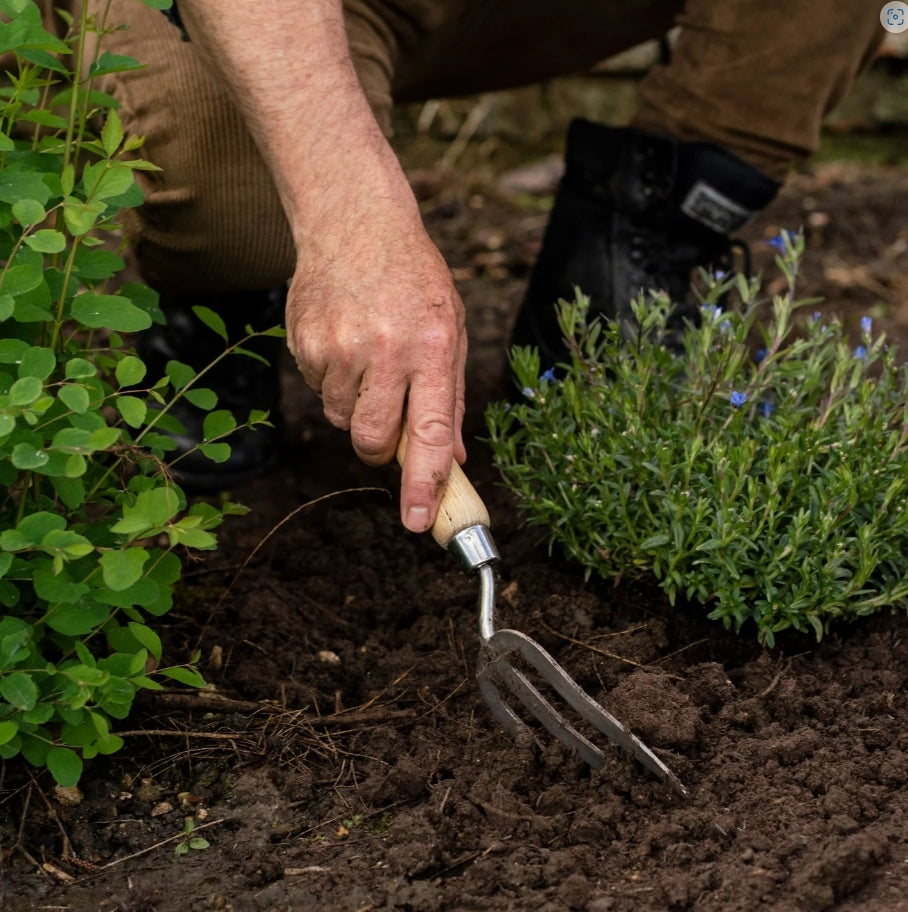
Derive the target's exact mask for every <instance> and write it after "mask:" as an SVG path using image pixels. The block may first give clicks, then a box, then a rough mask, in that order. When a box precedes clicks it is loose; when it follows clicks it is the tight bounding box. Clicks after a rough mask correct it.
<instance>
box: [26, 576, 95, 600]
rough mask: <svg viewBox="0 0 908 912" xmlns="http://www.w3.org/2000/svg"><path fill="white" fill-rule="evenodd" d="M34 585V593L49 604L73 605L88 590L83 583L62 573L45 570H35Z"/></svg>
mask: <svg viewBox="0 0 908 912" xmlns="http://www.w3.org/2000/svg"><path fill="white" fill-rule="evenodd" d="M34 587H35V594H36V595H37V596H38V597H39V598H42V599H44V600H45V601H47V602H50V603H51V604H67V605H74V604H76V603H78V601H79V599H81V598H82V597H83V596H84V595H85V594H86V593H87V592H89V591H90V587H89V586H88V585H87V584H85V583H76V582H73V581H72V580H70V579H69V578H68V577H66V576H64V574H62V573H61V574H58V575H54V574H53V573H48V572H47V571H45V572H39V571H36V572H35V577H34Z"/></svg>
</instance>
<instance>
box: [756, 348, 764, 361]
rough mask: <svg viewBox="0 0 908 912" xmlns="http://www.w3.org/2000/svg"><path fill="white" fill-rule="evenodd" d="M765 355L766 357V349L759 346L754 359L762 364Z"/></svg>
mask: <svg viewBox="0 0 908 912" xmlns="http://www.w3.org/2000/svg"><path fill="white" fill-rule="evenodd" d="M765 357H766V349H765V348H758V349H757V352H756V354H755V355H754V361H756V362H757V364H760V363H761V362H762V361H763V359H764V358H765Z"/></svg>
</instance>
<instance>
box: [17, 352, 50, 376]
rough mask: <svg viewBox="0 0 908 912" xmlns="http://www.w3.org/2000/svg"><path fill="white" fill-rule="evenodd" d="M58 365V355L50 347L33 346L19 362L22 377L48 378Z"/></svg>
mask: <svg viewBox="0 0 908 912" xmlns="http://www.w3.org/2000/svg"><path fill="white" fill-rule="evenodd" d="M56 367H57V356H56V355H55V354H54V352H53V350H52V349H50V348H43V347H41V346H39V345H35V346H31V347H30V348H29V349H28V351H26V352H25V354H23V356H22V360H21V361H20V362H19V376H20V377H37V378H38V379H39V380H46V379H47V378H48V377H49V376H50V375H51V374H52V373H53V372H54V370H55V368H56Z"/></svg>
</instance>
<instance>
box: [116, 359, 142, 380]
mask: <svg viewBox="0 0 908 912" xmlns="http://www.w3.org/2000/svg"><path fill="white" fill-rule="evenodd" d="M145 374H146V369H145V364H144V362H143V361H142V360H141V359H140V358H137V357H136V356H135V355H126V356H125V357H124V358H121V359H120V360H119V361H118V362H117V369H116V375H117V382H118V383H119V384H120V386H121V387H122V386H135V384H137V383H139V382H141V381H142V379H143V378H144V377H145Z"/></svg>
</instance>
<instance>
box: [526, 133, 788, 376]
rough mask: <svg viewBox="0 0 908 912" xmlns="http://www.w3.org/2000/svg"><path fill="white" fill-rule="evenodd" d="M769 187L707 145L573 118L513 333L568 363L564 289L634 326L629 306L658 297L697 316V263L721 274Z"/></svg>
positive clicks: (679, 312)
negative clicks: (649, 294)
mask: <svg viewBox="0 0 908 912" xmlns="http://www.w3.org/2000/svg"><path fill="white" fill-rule="evenodd" d="M779 186H780V185H779V183H778V182H777V181H775V180H772V179H771V178H769V177H768V176H767V175H765V174H763V173H762V172H761V171H759V170H757V169H756V168H754V167H753V166H752V165H750V164H749V163H747V162H745V161H743V160H742V159H740V158H738V157H737V156H736V155H733V154H732V153H730V152H727V151H726V150H724V149H722V148H720V147H719V146H716V145H714V144H712V143H682V142H679V141H678V140H676V139H674V138H672V137H670V136H662V135H658V134H654V133H648V132H645V131H643V130H637V129H633V128H615V127H607V126H603V125H601V124H596V123H592V122H590V121H587V120H582V119H578V120H574V121H573V122H572V123H571V125H570V127H569V129H568V137H567V150H566V154H565V173H564V177H563V178H562V181H561V184H560V185H559V188H558V192H557V194H556V197H555V204H554V207H553V209H552V213H551V216H550V218H549V223H548V227H547V228H546V232H545V236H544V238H543V243H542V249H541V251H540V253H539V257H538V259H537V261H536V265H535V267H534V270H533V273H532V275H531V277H530V282H529V286H528V288H527V293H526V297H525V299H524V301H523V304H522V306H521V309H520V312H519V313H518V316H517V322H516V324H515V327H514V332H513V335H512V340H511V341H512V344H514V345H532V346H536V347H538V348H539V352H540V356H541V359H542V368H543V369H547V368H550V367H553V366H554V365H555V364H557V363H559V362H563V361H565V360H566V359H567V351H566V348H565V346H564V342H563V340H562V337H561V331H560V329H559V327H558V321H557V316H556V307H555V305H556V303H557V301H558V300H559V299H560V298H564V299H566V300H569V301H571V300H573V299H574V288H575V286H576V287H579V288H580V290H581V291H582V292H583V293H584V294H586V295H588V296H589V297H590V316H591V317H593V316H601V317H603V318H604V319H608V320H616V321H617V322H618V324H619V326H620V327H621V331H622V334H623V335H624V336H625V338H628V337H630V335H631V334H632V333H633V332H634V329H635V326H634V319H633V315H632V311H631V307H630V302H631V300H632V299H633V298H635V297H636V296H637V295H638V294H639V293H640V292H641V290H643V291H646V290H649V289H661V290H665V291H667V292H668V294H669V296H670V298H671V300H672V301H673V302H674V303H675V305H676V311H675V314H674V315H673V316H672V318H671V320H672V323H673V324H674V325H676V326H678V327H679V328H680V326H681V325H682V324H683V320H684V319H692V320H696V319H697V314H698V310H697V308H696V306H695V305H692V302H691V301H690V297H691V294H690V285H691V273H692V272H693V270H694V269H696V268H697V267H701V266H702V267H706V268H714V269H725V270H726V271H728V270H729V268H730V266H731V261H732V259H733V257H732V243H733V242H732V241H730V240H729V237H728V236H729V234H730V233H731V232H733V231H736V230H737V229H738V228H740V227H741V226H742V225H744V224H745V223H746V222H747V221H748V220H749V219H750V218H751V217H752V216H753V215H755V214H756V213H757V212H758V211H759V210H760V209H762V208H764V207H765V206H766V205H767V204H768V203H769V202H770V201H771V200H772V199H773V197H774V196H775V194H776V192H777V190H778V188H779Z"/></svg>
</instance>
